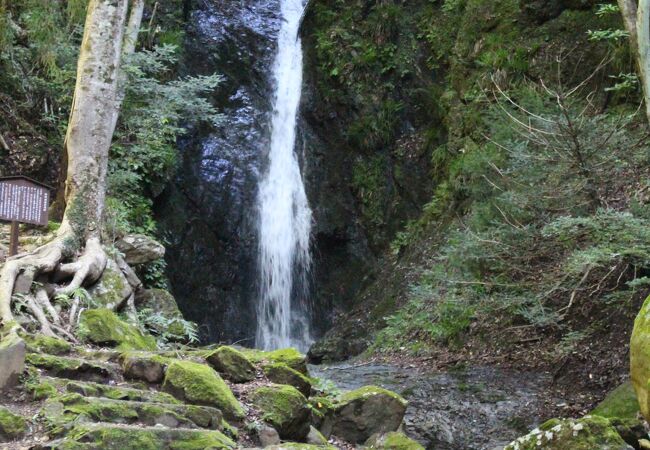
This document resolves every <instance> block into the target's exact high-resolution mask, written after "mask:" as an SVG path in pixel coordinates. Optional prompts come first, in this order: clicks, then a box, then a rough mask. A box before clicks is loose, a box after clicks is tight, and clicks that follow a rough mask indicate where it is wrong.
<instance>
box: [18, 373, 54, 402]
mask: <svg viewBox="0 0 650 450" xmlns="http://www.w3.org/2000/svg"><path fill="white" fill-rule="evenodd" d="M53 380H54V379H51V378H46V377H40V376H39V374H38V371H37V370H36V369H35V368H33V367H29V368H28V369H27V376H26V377H25V381H24V383H23V387H24V388H25V391H27V392H29V393H30V394H31V396H32V399H33V400H44V399H46V398H50V397H53V396H55V395H57V394H58V390H57V388H56V385H55V384H54V382H53Z"/></svg>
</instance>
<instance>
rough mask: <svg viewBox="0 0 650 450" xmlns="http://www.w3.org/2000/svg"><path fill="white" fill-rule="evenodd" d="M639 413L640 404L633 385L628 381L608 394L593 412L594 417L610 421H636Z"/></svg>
mask: <svg viewBox="0 0 650 450" xmlns="http://www.w3.org/2000/svg"><path fill="white" fill-rule="evenodd" d="M638 412H639V402H638V400H637V398H636V393H635V392H634V387H633V386H632V383H631V382H629V381H627V382H625V383H623V384H621V385H620V386H619V387H617V388H616V389H614V390H613V391H612V392H610V393H609V394H607V397H605V399H604V400H603V401H602V402H600V403H599V404H598V405H597V406H596V408H594V410H593V411H592V412H591V414H592V415H595V416H601V417H606V418H608V419H613V418H619V419H636V416H637V413H638Z"/></svg>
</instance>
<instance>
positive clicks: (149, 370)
mask: <svg viewBox="0 0 650 450" xmlns="http://www.w3.org/2000/svg"><path fill="white" fill-rule="evenodd" d="M120 360H121V362H122V371H123V372H124V376H125V377H126V378H130V379H134V380H142V381H146V382H147V383H160V382H162V380H163V378H164V376H165V369H166V367H167V364H169V359H167V358H164V357H162V356H160V355H157V354H152V353H146V352H138V351H130V352H125V353H122V355H120Z"/></svg>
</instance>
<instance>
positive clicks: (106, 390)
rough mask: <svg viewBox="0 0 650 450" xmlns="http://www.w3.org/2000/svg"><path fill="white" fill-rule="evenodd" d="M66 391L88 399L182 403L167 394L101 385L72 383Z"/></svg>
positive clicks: (68, 384) (67, 386)
mask: <svg viewBox="0 0 650 450" xmlns="http://www.w3.org/2000/svg"><path fill="white" fill-rule="evenodd" d="M66 389H67V390H68V392H76V393H79V394H82V395H84V396H87V397H106V398H109V399H113V400H132V401H140V402H146V401H151V402H158V403H176V404H180V403H181V402H180V401H179V400H177V399H176V398H174V397H173V396H172V395H170V394H167V393H166V392H158V391H149V390H140V389H131V388H125V387H119V386H110V385H107V384H100V383H90V382H80V381H70V382H69V383H67V384H66Z"/></svg>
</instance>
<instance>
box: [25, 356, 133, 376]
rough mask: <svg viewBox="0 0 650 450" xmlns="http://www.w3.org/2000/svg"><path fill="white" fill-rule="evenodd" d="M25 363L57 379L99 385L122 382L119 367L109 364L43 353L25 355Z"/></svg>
mask: <svg viewBox="0 0 650 450" xmlns="http://www.w3.org/2000/svg"><path fill="white" fill-rule="evenodd" d="M26 362H27V364H29V365H31V366H34V367H37V368H38V369H41V370H42V371H44V372H45V373H46V374H47V375H50V376H54V377H59V378H68V379H71V380H83V381H96V382H100V383H108V382H109V381H114V382H119V381H122V372H121V370H120V368H119V366H118V365H117V364H114V363H109V362H97V361H92V360H89V359H84V358H76V357H72V356H55V355H47V354H43V353H29V354H27V359H26Z"/></svg>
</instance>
